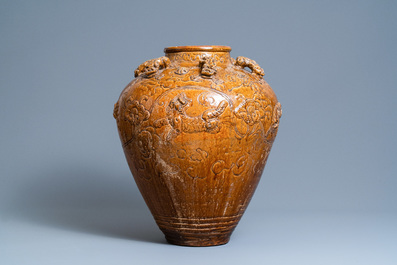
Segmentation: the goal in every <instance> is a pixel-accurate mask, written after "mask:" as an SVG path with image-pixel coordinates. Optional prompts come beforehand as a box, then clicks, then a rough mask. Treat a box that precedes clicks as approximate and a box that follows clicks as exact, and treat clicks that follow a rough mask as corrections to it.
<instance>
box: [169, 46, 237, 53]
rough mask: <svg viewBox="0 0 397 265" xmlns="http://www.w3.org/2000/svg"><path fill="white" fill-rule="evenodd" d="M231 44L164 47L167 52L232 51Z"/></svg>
mask: <svg viewBox="0 0 397 265" xmlns="http://www.w3.org/2000/svg"><path fill="white" fill-rule="evenodd" d="M231 50H232V48H230V47H229V46H219V45H200V46H172V47H167V48H165V49H164V52H165V53H174V52H230V51H231Z"/></svg>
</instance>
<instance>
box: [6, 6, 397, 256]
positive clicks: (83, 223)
mask: <svg viewBox="0 0 397 265" xmlns="http://www.w3.org/2000/svg"><path fill="white" fill-rule="evenodd" d="M176 45H229V46H231V47H232V56H233V57H237V56H246V57H249V58H252V59H254V60H256V61H257V62H258V63H259V64H260V65H261V66H262V67H263V68H264V70H265V72H266V76H265V79H266V80H267V81H268V82H269V83H270V85H271V86H272V87H273V89H274V91H275V92H276V94H277V96H278V98H279V100H280V102H281V103H282V105H283V117H282V120H281V123H280V129H279V134H278V136H277V139H276V141H275V144H274V146H273V150H272V152H271V154H270V157H269V160H268V164H267V167H266V169H265V172H264V174H263V177H262V180H261V182H260V185H259V187H258V189H257V192H256V194H255V196H254V198H253V200H252V202H251V205H250V207H249V208H248V211H247V213H246V216H245V217H244V218H243V220H242V222H241V223H240V226H239V227H238V228H237V230H236V232H235V234H234V236H233V237H232V241H231V242H230V243H229V244H228V245H226V246H223V247H218V248H198V249H191V248H181V247H174V246H170V245H167V244H163V243H164V239H163V236H162V234H161V232H160V231H159V230H158V229H157V227H156V225H155V223H154V221H153V220H152V218H151V216H150V213H149V211H148V210H147V208H146V206H145V204H144V202H143V200H142V199H141V197H140V195H139V193H138V190H137V188H136V186H135V183H134V181H133V178H132V176H131V175H130V173H129V169H128V167H127V163H126V162H125V158H124V155H123V153H122V148H121V145H120V142H119V139H118V135H117V130H116V124H115V121H114V119H113V117H112V111H113V104H114V103H115V102H116V100H117V98H118V96H119V94H120V92H121V90H122V89H123V88H124V86H125V85H126V84H127V83H128V82H129V81H130V80H131V79H132V78H133V70H134V68H135V67H137V66H138V65H139V64H140V63H142V62H144V61H145V60H147V59H151V58H156V57H160V56H162V54H163V48H164V47H167V46H176ZM396 47H397V1H392V0H391V1H375V0H373V1H351V0H347V1H314V0H313V1H309V0H305V1H292V0H290V1H284V0H281V1H259V0H258V1H248V0H247V1H216V0H212V1H207V0H202V1H173V0H168V1H149V0H147V1H0V119H1V120H0V121H1V125H0V127H1V130H0V150H1V151H0V170H1V172H0V174H1V175H0V214H1V216H0V223H1V226H0V261H3V262H0V263H2V264H111V263H112V264H127V263H131V262H132V263H133V264H167V263H168V262H169V263H170V264H171V263H172V264H185V263H186V261H183V260H182V258H186V259H189V260H190V261H189V263H190V264H202V263H207V264H211V263H212V262H217V263H218V264H234V263H236V264H241V263H246V264H265V263H266V262H268V263H269V264H353V263H352V262H353V261H354V262H357V263H360V264H375V263H377V264H389V263H388V262H390V264H396V263H395V262H396V260H397V254H395V253H394V252H397V251H396V250H397V239H396V238H397V227H396V226H397V225H396V223H397V219H396V217H395V213H396V212H397V178H396V177H397V176H396V174H397V163H396V158H397V152H396V147H397V141H396V132H397V118H396V117H397V111H396V106H395V104H396V103H397V88H396V84H397V62H396V60H397V50H396ZM385 227H386V228H385ZM382 229H383V230H382ZM393 249H394V251H393ZM210 258H212V261H211V260H210ZM375 261H376V262H375ZM373 262H375V263H373Z"/></svg>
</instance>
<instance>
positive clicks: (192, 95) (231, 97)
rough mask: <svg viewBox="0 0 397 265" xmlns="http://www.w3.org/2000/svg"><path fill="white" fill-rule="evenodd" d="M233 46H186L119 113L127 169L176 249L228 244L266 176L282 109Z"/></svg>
mask: <svg viewBox="0 0 397 265" xmlns="http://www.w3.org/2000/svg"><path fill="white" fill-rule="evenodd" d="M230 50H231V49H230V47H227V46H179V47H169V48H166V49H165V56H163V57H160V58H157V59H153V60H149V61H147V62H145V63H143V64H141V65H140V66H139V67H138V68H137V69H136V70H135V77H136V78H135V79H134V80H133V81H132V82H131V83H130V84H128V86H127V87H126V88H125V89H124V90H123V92H122V93H121V95H120V98H119V100H118V101H117V103H116V104H115V106H114V117H115V118H116V120H117V126H118V131H119V135H120V139H121V142H122V146H123V149H124V153H125V156H126V158H127V162H128V165H129V167H130V169H131V172H132V174H133V176H134V179H135V181H136V184H137V185H138V188H139V190H140V192H141V193H142V196H143V198H144V199H145V202H146V204H147V205H148V207H149V208H150V211H151V213H152V214H153V216H154V219H155V220H156V223H157V224H158V226H159V227H160V229H161V231H163V233H164V234H165V236H166V239H167V240H168V242H170V243H173V244H177V245H185V246H214V245H221V244H226V243H227V242H228V241H229V238H230V235H231V233H232V232H233V230H234V228H235V227H236V225H237V223H238V222H239V220H240V218H241V216H242V214H243V213H244V211H245V209H246V207H247V205H248V203H249V201H250V199H251V197H252V195H253V193H254V191H255V189H256V186H257V184H258V182H259V179H260V177H261V175H262V172H263V169H264V167H265V164H266V160H267V158H268V155H269V152H270V149H271V147H272V144H273V141H274V139H275V137H276V134H277V130H278V125H279V119H280V117H281V105H280V103H279V102H278V101H277V98H276V96H275V94H274V92H273V90H272V89H271V88H270V86H269V85H268V84H267V83H266V81H265V80H264V79H263V76H264V72H263V70H262V68H261V67H259V66H258V64H257V63H256V62H255V61H253V60H250V59H248V58H245V57H237V58H236V59H233V58H231V57H230V54H229V52H230Z"/></svg>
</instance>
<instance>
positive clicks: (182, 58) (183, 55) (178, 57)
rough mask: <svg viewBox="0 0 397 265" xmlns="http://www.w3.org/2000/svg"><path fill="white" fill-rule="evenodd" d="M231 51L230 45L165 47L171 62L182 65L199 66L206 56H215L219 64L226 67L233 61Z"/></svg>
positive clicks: (166, 54)
mask: <svg viewBox="0 0 397 265" xmlns="http://www.w3.org/2000/svg"><path fill="white" fill-rule="evenodd" d="M230 51H231V48H230V47H228V46H177V47H168V48H165V49H164V52H165V56H166V57H168V58H169V59H170V61H171V63H172V64H174V65H178V66H182V67H194V66H198V65H199V64H200V61H201V60H202V59H203V58H204V57H206V58H208V57H210V58H213V59H214V61H215V62H216V65H217V66H220V67H226V66H227V65H228V64H230V63H231V58H230Z"/></svg>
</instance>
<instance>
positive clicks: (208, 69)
mask: <svg viewBox="0 0 397 265" xmlns="http://www.w3.org/2000/svg"><path fill="white" fill-rule="evenodd" d="M200 68H201V75H202V76H203V77H204V78H210V77H211V76H213V75H214V74H216V61H215V58H214V56H211V55H208V54H204V55H203V56H202V57H201V59H200Z"/></svg>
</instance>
